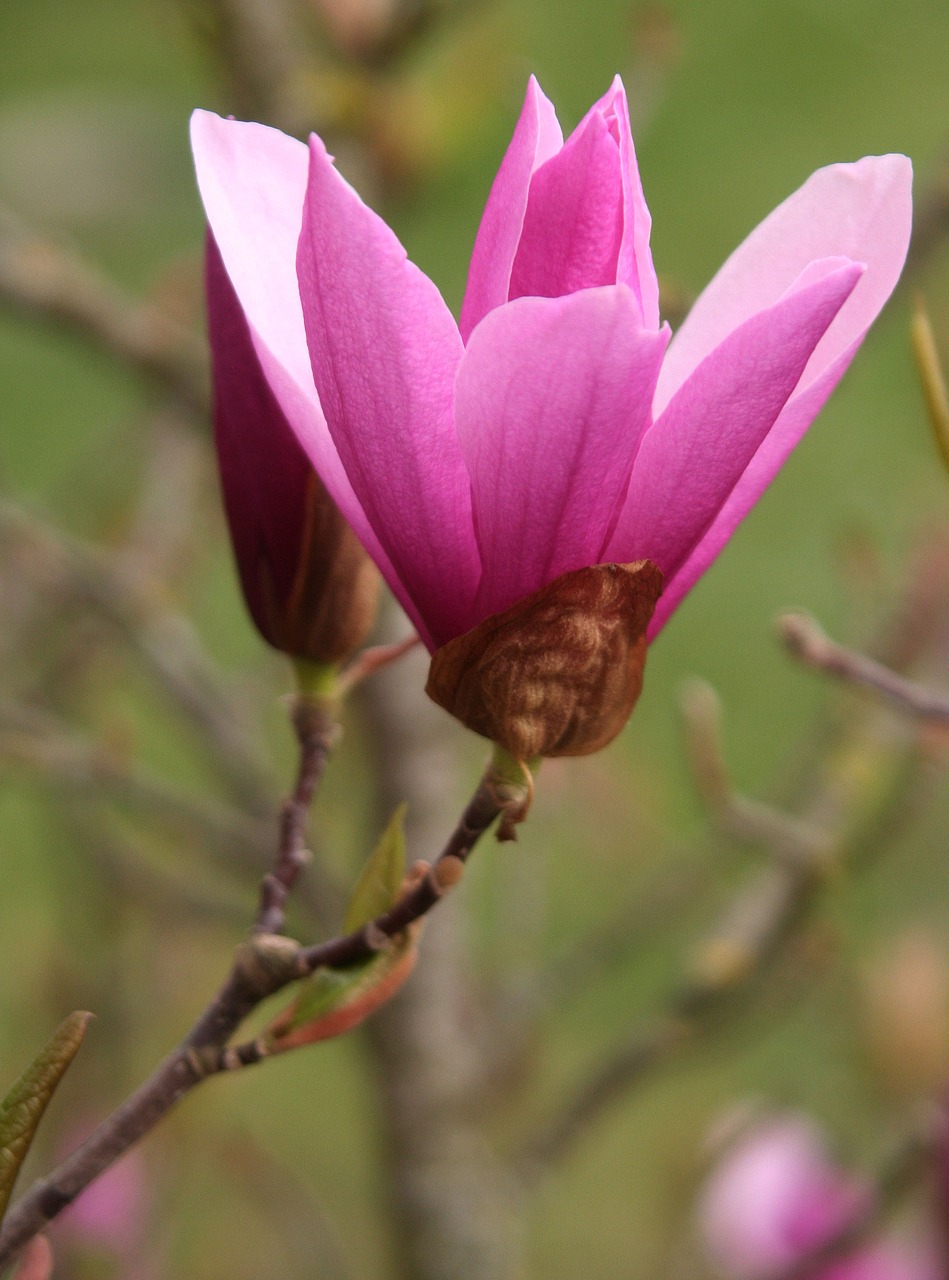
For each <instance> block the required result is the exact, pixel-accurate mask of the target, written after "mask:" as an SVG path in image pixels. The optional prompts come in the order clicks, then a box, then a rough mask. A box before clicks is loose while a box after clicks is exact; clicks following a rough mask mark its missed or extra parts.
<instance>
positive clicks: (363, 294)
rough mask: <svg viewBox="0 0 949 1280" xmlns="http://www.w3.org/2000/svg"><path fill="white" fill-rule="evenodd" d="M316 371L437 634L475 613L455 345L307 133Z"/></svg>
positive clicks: (432, 637)
mask: <svg viewBox="0 0 949 1280" xmlns="http://www.w3.org/2000/svg"><path fill="white" fill-rule="evenodd" d="M298 271H299V278H300V293H301V297H302V299H303V311H304V320H305V325H306V333H307V339H308V343H309V347H310V356H311V359H312V365H313V376H314V379H315V381H316V385H317V387H318V389H319V392H320V398H321V400H322V403H323V409H324V412H325V413H326V418H327V422H328V423H329V429H330V433H331V434H332V437H333V440H334V442H335V444H336V447H337V449H338V451H339V456H340V458H341V460H342V463H343V466H344V467H345V468H346V474H347V475H348V477H349V479H350V482H351V483H352V486H353V489H354V490H355V492H356V494H357V496H358V499H359V502H360V504H361V505H362V507H363V509H364V511H365V512H366V516H367V518H368V520H369V521H370V523H371V525H372V527H373V529H374V531H375V533H376V535H377V537H378V539H379V541H380V543H381V544H382V546H383V548H384V549H385V551H386V553H387V555H388V557H389V560H390V562H391V564H392V566H393V568H394V570H395V574H396V575H397V578H396V579H395V580H390V585H391V586H392V589H393V591H395V592H396V594H397V595H398V596H399V598H400V600H402V602H403V603H404V604H405V605H406V606H407V608H409V610H410V612H411V613H412V614H413V616H414V617H416V619H417V618H419V617H420V618H421V619H422V620H423V622H424V624H425V635H424V637H423V638H425V639H426V640H428V641H429V643H434V644H442V643H444V642H445V640H447V639H449V638H450V637H452V636H454V635H457V634H459V633H460V632H461V631H465V630H467V629H468V628H469V627H470V626H471V625H472V623H473V618H472V614H471V606H472V602H473V599H474V594H475V591H476V589H477V585H478V579H479V576H480V563H479V559H478V551H477V546H476V544H475V539H474V532H473V529H472V524H471V495H470V482H469V478H468V472H467V470H466V468H465V464H464V459H463V458H462V455H461V451H460V449H459V448H458V441H457V438H456V436H455V430H454V423H453V414H452V403H453V398H454V382H455V372H456V370H457V367H458V362H459V361H460V359H461V356H462V352H463V347H462V343H461V338H460V336H459V333H458V329H457V327H456V326H455V322H454V320H453V319H452V317H451V313H450V312H449V310H448V308H447V307H446V306H445V303H444V302H443V300H442V298H441V295H440V294H439V292H438V290H437V289H436V288H435V286H434V285H433V284H432V282H431V281H430V280H429V279H428V277H427V276H425V275H424V274H423V273H422V272H421V271H419V269H418V268H417V267H416V266H414V265H413V264H412V263H411V262H409V261H408V260H407V258H406V256H405V250H404V249H403V248H402V246H401V244H400V243H399V241H398V240H397V239H396V237H395V235H394V234H393V233H392V231H390V229H389V228H388V227H387V226H386V224H385V223H384V222H383V221H382V219H381V218H379V217H377V215H376V214H375V213H373V212H372V211H371V210H370V209H368V208H367V207H366V205H364V204H363V203H362V201H361V200H360V199H359V197H358V196H357V195H356V193H355V192H354V191H353V190H352V188H351V187H350V186H349V185H348V184H347V183H346V182H345V181H344V180H343V179H342V178H341V177H340V176H339V174H338V173H337V172H336V170H335V169H334V168H333V165H332V162H331V160H330V158H329V156H328V155H327V154H326V151H325V148H324V147H323V144H322V143H321V142H320V141H319V139H318V138H316V137H314V138H312V139H311V165H310V181H309V187H308V191H307V199H306V207H305V212H304V219H303V230H302V232H301V235H300V245H299V252H298Z"/></svg>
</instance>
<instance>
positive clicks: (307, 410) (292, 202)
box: [191, 111, 385, 562]
mask: <svg viewBox="0 0 949 1280" xmlns="http://www.w3.org/2000/svg"><path fill="white" fill-rule="evenodd" d="M191 145H192V149H193V151H194V161H195V168H196V171H197V176H198V186H199V188H200V191H201V198H202V200H203V202H204V208H205V212H206V214H207V218H208V224H209V226H210V228H211V233H212V235H213V237H214V241H215V243H216V245H217V247H218V250H219V252H220V255H221V260H222V262H223V264H224V268H225V270H226V272H227V275H228V277H229V279H230V282H231V284H232V286H233V289H234V292H235V294H236V295H237V298H238V301H239V303H240V306H241V308H242V310H243V313H244V316H245V318H246V321H247V324H248V329H249V333H250V338H251V341H252V343H253V346H254V349H255V351H256V354H257V358H258V360H259V361H260V365H261V368H262V370H263V372H264V375H265V377H266V379H267V382H268V383H269V385H270V388H271V390H272V391H273V393H274V395H275V396H276V397H277V400H278V402H279V404H280V407H281V409H282V410H283V413H284V414H285V416H286V418H287V421H288V422H289V424H290V426H291V428H292V429H293V431H294V433H295V434H296V436H297V438H298V439H299V440H300V443H301V444H302V445H303V447H304V449H305V450H306V451H307V453H308V454H309V456H310V458H311V460H312V462H313V465H314V466H315V468H316V470H317V471H318V472H319V474H320V476H321V478H322V480H323V483H324V484H325V485H326V487H327V489H328V490H329V492H330V495H331V496H332V498H333V500H334V501H335V503H336V505H337V506H338V507H339V509H340V510H341V511H342V513H343V515H344V516H345V517H346V519H347V520H348V521H349V523H350V524H351V525H352V526H353V528H354V529H355V531H356V533H357V534H358V536H359V537H360V539H361V540H362V542H363V543H364V545H365V547H366V549H367V551H368V552H369V554H370V555H371V556H372V557H373V558H374V559H376V560H377V561H378V560H379V559H380V556H381V557H382V561H383V562H384V560H385V556H384V553H383V552H382V550H381V548H380V546H379V544H378V540H377V539H376V537H375V535H374V534H373V531H372V529H371V528H370V527H369V524H368V522H367V520H366V517H365V515H364V513H363V511H362V508H361V506H360V505H359V503H358V501H357V500H356V497H355V495H354V493H353V491H352V487H351V485H350V483H349V480H348V479H347V477H346V474H345V472H344V470H343V467H342V465H341V463H340V460H339V457H338V454H337V452H336V447H335V445H334V444H333V441H332V439H331V437H330V434H329V431H328V430H327V426H326V420H325V418H324V416H323V411H322V408H321V407H320V400H319V396H318V395H317V392H316V388H315V387H314V385H313V373H312V370H311V368H310V357H309V353H308V351H307V345H306V332H305V330H304V327H303V311H302V308H301V306H300V290H299V285H298V283H297V275H296V252H297V241H298V239H299V236H300V225H301V222H302V219H303V201H304V196H305V194H306V182H307V166H308V158H307V149H306V147H305V146H304V145H303V143H302V142H297V141H296V140H295V139H294V138H288V137H287V136H286V135H285V134H282V133H280V132H278V130H276V129H269V128H267V127H265V126H264V125H259V124H245V123H243V122H241V121H237V120H224V119H222V118H221V117H220V116H216V115H214V114H212V113H211V112H208V111H196V112H195V113H194V115H193V116H192V117H191ZM208 301H209V306H211V307H215V306H217V305H218V303H219V299H218V298H217V296H216V295H214V294H212V295H209V299H208ZM221 305H222V306H226V305H227V300H226V299H224V300H223V301H222V302H221Z"/></svg>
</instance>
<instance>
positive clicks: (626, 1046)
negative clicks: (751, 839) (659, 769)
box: [519, 718, 909, 1189]
mask: <svg viewBox="0 0 949 1280" xmlns="http://www.w3.org/2000/svg"><path fill="white" fill-rule="evenodd" d="M874 736H877V737H879V738H880V742H879V744H877V746H875V747H872V748H871V750H884V751H886V752H888V753H891V752H892V751H893V750H894V749H898V748H899V749H904V750H906V749H908V745H909V744H907V743H906V742H905V741H904V740H903V739H902V738H900V737H899V736H897V737H896V738H894V735H893V734H892V732H887V733H884V731H883V728H882V727H881V728H880V729H879V731H878V733H877V734H876V735H874V732H873V729H872V727H871V726H868V725H867V723H866V722H865V721H864V720H863V719H862V718H861V724H860V726H859V732H857V731H856V730H855V729H854V728H853V727H851V730H850V733H849V734H848V737H847V739H846V741H845V742H843V743H840V744H838V745H837V746H836V748H835V749H834V750H833V751H831V752H829V754H828V756H827V757H826V760H825V762H824V766H823V773H822V776H821V777H820V778H819V779H818V780H816V781H815V784H814V786H813V788H812V789H811V792H810V794H809V797H808V802H807V805H806V807H805V810H804V812H803V814H802V815H800V816H797V815H792V814H788V815H784V814H782V813H781V812H779V811H778V810H776V809H768V810H766V813H767V822H766V823H763V822H758V823H757V825H756V827H755V832H754V834H755V838H756V839H757V840H758V841H759V842H760V843H761V844H762V845H763V846H764V847H765V848H766V849H767V850H768V851H769V852H770V853H771V859H770V860H769V862H768V863H767V865H766V866H764V867H762V868H761V870H760V871H758V872H757V873H756V874H755V875H754V876H753V877H752V878H751V880H750V881H749V882H748V883H746V884H745V885H743V886H742V887H741V888H740V889H739V891H738V892H737V894H736V895H735V896H734V897H733V898H732V899H731V900H730V902H729V903H728V904H727V905H726V908H725V910H724V912H723V913H722V916H721V918H720V920H719V923H718V925H717V926H716V927H715V928H714V929H713V931H712V933H711V934H710V935H709V936H708V937H707V938H706V940H705V942H704V943H703V944H701V946H700V947H699V948H698V950H697V951H696V953H695V955H694V957H693V960H692V962H691V965H690V967H689V972H688V975H687V977H686V979H685V981H684V982H683V983H681V984H680V985H679V986H678V987H677V988H676V989H675V990H674V991H673V992H672V993H671V995H670V996H669V998H668V999H667V1000H666V1001H665V1002H664V1009H663V1012H661V1013H660V1015H659V1016H658V1018H657V1020H656V1021H655V1022H654V1024H653V1025H652V1026H650V1027H647V1028H646V1029H645V1030H643V1029H640V1028H637V1029H636V1030H635V1031H634V1032H633V1033H632V1034H630V1035H627V1036H625V1037H623V1038H622V1039H621V1040H620V1041H619V1043H618V1044H616V1045H614V1046H613V1047H612V1048H611V1049H610V1050H609V1051H608V1052H607V1054H606V1055H605V1056H604V1057H603V1058H601V1059H600V1060H599V1061H598V1062H596V1063H594V1064H593V1065H592V1067H591V1068H590V1069H589V1071H588V1073H587V1075H586V1077H585V1078H584V1079H581V1082H580V1083H579V1084H578V1085H577V1087H576V1088H575V1090H574V1092H573V1093H572V1095H571V1096H570V1097H569V1098H568V1100H567V1102H566V1105H565V1106H563V1107H562V1108H561V1109H559V1110H558V1111H557V1112H555V1114H554V1115H553V1116H552V1117H550V1118H549V1119H548V1120H547V1121H546V1122H545V1123H543V1124H542V1126H541V1127H540V1128H539V1130H538V1131H536V1132H535V1133H534V1134H533V1135H532V1136H531V1137H529V1138H528V1140H527V1142H526V1143H525V1144H524V1145H523V1147H522V1149H521V1154H520V1157H519V1167H520V1170H521V1173H522V1179H523V1184H524V1186H525V1187H526V1188H528V1189H529V1188H530V1187H531V1186H532V1185H533V1184H535V1183H536V1182H537V1180H538V1179H539V1178H540V1176H541V1175H542V1174H544V1173H546V1172H547V1171H548V1170H549V1169H550V1168H551V1167H553V1166H555V1165H556V1164H557V1163H559V1162H560V1161H561V1160H562V1159H563V1158H564V1157H565V1156H566V1155H567V1153H568V1152H569V1151H570V1150H572V1148H573V1146H574V1145H575V1144H576V1142H577V1141H578V1140H579V1139H580V1138H581V1136H582V1135H583V1134H584V1133H585V1132H586V1131H587V1130H588V1129H589V1127H590V1126H591V1125H592V1124H593V1122H594V1121H595V1120H596V1119H598V1118H599V1117H600V1116H601V1115H602V1113H603V1112H604V1111H605V1110H606V1109H607V1108H608V1107H609V1106H610V1105H611V1104H612V1103H614V1102H615V1101H616V1100H618V1099H619V1098H620V1097H622V1096H624V1095H625V1094H626V1093H627V1092H628V1091H629V1089H630V1088H631V1087H632V1086H633V1085H634V1084H637V1083H639V1082H641V1081H642V1080H643V1079H645V1078H647V1077H648V1076H649V1075H650V1074H651V1073H652V1072H654V1071H655V1070H656V1068H657V1067H659V1066H661V1065H663V1064H665V1063H666V1062H668V1061H670V1060H671V1059H672V1058H673V1057H674V1056H675V1054H676V1053H677V1052H678V1051H679V1050H680V1049H681V1048H682V1047H683V1046H685V1045H686V1044H688V1043H690V1042H691V1041H692V1040H693V1039H694V1038H695V1037H696V1036H697V1035H698V1034H700V1033H703V1032H705V1031H706V1030H707V1029H708V1027H709V1026H710V1025H713V1023H714V1019H715V1018H716V1016H717V1015H718V1014H719V1013H720V1012H722V1011H724V1010H725V1009H726V1008H728V1007H731V1006H733V1005H734V1002H735V997H736V996H738V995H744V994H745V993H747V992H748V991H749V990H750V989H751V987H752V985H753V983H754V980H755V979H757V978H758V977H759V975H760V974H761V973H762V971H763V970H764V969H765V967H766V966H767V965H768V964H769V963H770V962H771V961H772V960H773V959H774V958H775V957H776V956H777V954H778V953H779V952H780V950H781V948H782V946H783V944H784V943H785V941H786V940H787V939H788V938H789V937H790V936H792V935H793V933H794V932H795V930H796V929H797V928H798V927H799V925H800V922H801V920H802V919H803V918H804V917H805V916H806V914H807V912H808V910H809V909H810V908H811V907H812V905H813V903H814V902H815V900H816V898H817V897H818V895H819V893H820V891H821V889H822V887H823V885H824V884H825V882H826V879H827V873H828V871H829V869H830V868H831V867H833V866H834V865H836V864H837V862H838V861H839V860H840V859H841V858H842V856H843V854H844V852H845V849H846V842H847V840H848V839H850V838H852V833H853V831H854V830H855V829H856V825H857V822H858V819H859V815H860V812H861V801H863V803H864V804H865V803H866V798H867V796H869V797H870V798H871V799H873V798H874V795H875V787H874V783H875V780H876V777H877V773H876V770H875V769H873V768H871V767H868V766H869V765H870V764H871V763H872V760H871V759H869V758H868V739H869V741H870V742H871V743H872V742H873V739H874ZM706 745H707V744H706ZM715 750H716V751H718V750H719V748H718V746H716V747H715ZM855 752H856V753H859V757H860V765H861V767H859V768H856V767H855V761H854V755H855ZM709 776H711V777H713V779H714V785H713V786H712V787H711V794H712V796H713V797H714V800H715V803H716V804H717V805H719V806H720V807H721V806H722V805H724V806H725V807H726V808H728V807H729V806H731V805H732V804H733V802H734V801H733V798H732V796H731V791H730V783H729V781H728V774H727V769H726V768H725V766H724V762H723V761H716V762H715V764H714V767H713V768H712V769H711V771H710V774H709ZM760 816H761V815H760V812H759V813H758V814H757V817H758V818H760Z"/></svg>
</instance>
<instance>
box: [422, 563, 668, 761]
mask: <svg viewBox="0 0 949 1280" xmlns="http://www.w3.org/2000/svg"><path fill="white" fill-rule="evenodd" d="M661 591H662V574H661V572H660V571H659V569H657V568H656V566H655V565H654V564H653V563H652V562H651V561H649V560H640V561H637V562H636V563H635V564H625V565H622V564H599V565H592V566H590V567H588V568H585V569H577V570H575V571H574V572H572V573H565V574H563V575H562V576H561V577H559V578H556V579H555V580H554V581H553V582H551V583H549V584H548V585H547V586H546V587H542V588H541V589H540V590H539V591H535V592H534V593H533V594H532V595H529V596H527V597H525V598H524V599H523V600H519V601H518V602H517V604H515V605H513V606H512V607H511V608H510V609H506V610H505V611H504V612H503V613H498V614H494V615H492V616H491V617H489V618H486V619H485V620H484V621H483V622H481V623H479V624H478V626H476V627H474V628H473V629H472V630H471V631H468V632H466V633H465V634H464V635H461V636H458V637H456V638H455V639H454V640H450V641H449V642H448V643H447V644H446V645H443V646H442V647H441V648H440V649H437V650H436V651H435V653H434V655H433V656H432V665H431V670H430V672H429V678H428V685H427V691H428V694H429V696H430V697H431V698H432V699H433V700H434V701H435V702H437V703H438V704H439V706H442V707H444V708H445V710H446V711H449V712H451V714H452V715H453V716H455V717H456V718H457V719H459V720H460V721H461V722H462V723H463V724H465V725H466V726H467V727H468V728H469V729H473V730H474V731H475V732H476V733H480V734H482V735H483V736H484V737H486V738H490V739H491V741H492V742H496V743H498V744H499V745H500V746H502V747H503V748H504V749H505V751H507V752H509V753H510V755H511V756H513V757H514V759H515V760H521V761H526V760H531V759H533V758H534V757H536V756H582V755H588V754H589V753H590V752H593V751H598V750H599V749H600V748H601V747H605V746H606V745H607V743H609V742H611V741H612V740H613V738H615V737H616V735H617V734H618V733H619V731H620V729H622V727H623V725H624V724H625V723H626V721H627V719H628V718H629V715H630V713H631V712H632V710H633V707H634V706H635V705H636V700H637V699H638V697H639V693H640V690H641V689H642V683H643V668H644V666H645V662H646V628H647V626H648V625H649V620H650V618H651V617H652V614H653V610H654V609H655V607H656V601H657V600H658V599H659V595H660V592H661Z"/></svg>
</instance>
